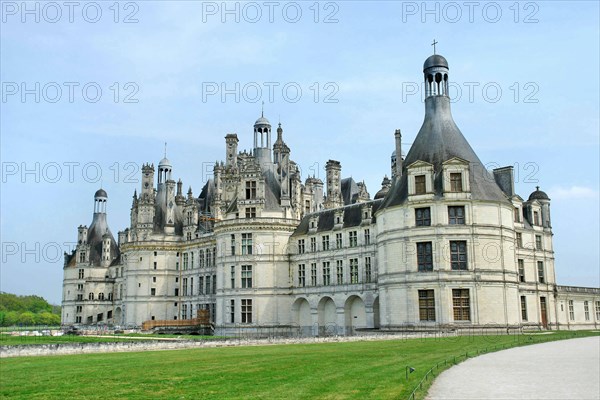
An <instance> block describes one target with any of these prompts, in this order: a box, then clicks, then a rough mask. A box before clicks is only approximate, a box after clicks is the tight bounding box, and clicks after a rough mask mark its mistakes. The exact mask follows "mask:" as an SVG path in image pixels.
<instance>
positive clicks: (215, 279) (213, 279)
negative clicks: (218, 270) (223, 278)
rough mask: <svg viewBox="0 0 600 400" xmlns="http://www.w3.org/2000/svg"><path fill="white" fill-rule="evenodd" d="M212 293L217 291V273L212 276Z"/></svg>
mask: <svg viewBox="0 0 600 400" xmlns="http://www.w3.org/2000/svg"><path fill="white" fill-rule="evenodd" d="M212 293H213V294H216V293H217V275H213V276H212Z"/></svg>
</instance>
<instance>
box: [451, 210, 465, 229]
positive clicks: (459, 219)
mask: <svg viewBox="0 0 600 400" xmlns="http://www.w3.org/2000/svg"><path fill="white" fill-rule="evenodd" d="M448 223H449V224H450V225H464V224H465V207H464V206H448Z"/></svg>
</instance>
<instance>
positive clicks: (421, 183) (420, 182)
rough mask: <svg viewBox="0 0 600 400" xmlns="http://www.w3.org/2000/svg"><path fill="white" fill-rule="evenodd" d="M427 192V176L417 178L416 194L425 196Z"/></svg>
mask: <svg viewBox="0 0 600 400" xmlns="http://www.w3.org/2000/svg"><path fill="white" fill-rule="evenodd" d="M426 191H427V189H426V186H425V175H417V176H415V194H425V192H426Z"/></svg>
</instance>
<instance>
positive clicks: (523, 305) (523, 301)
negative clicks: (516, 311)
mask: <svg viewBox="0 0 600 400" xmlns="http://www.w3.org/2000/svg"><path fill="white" fill-rule="evenodd" d="M521 319H522V320H523V321H527V298H526V297H525V296H521Z"/></svg>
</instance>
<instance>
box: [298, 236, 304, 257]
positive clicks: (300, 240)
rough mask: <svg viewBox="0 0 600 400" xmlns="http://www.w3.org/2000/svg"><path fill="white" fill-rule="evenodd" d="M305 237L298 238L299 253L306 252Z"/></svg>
mask: <svg viewBox="0 0 600 400" xmlns="http://www.w3.org/2000/svg"><path fill="white" fill-rule="evenodd" d="M304 250H305V248H304V239H299V240H298V254H304Z"/></svg>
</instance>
